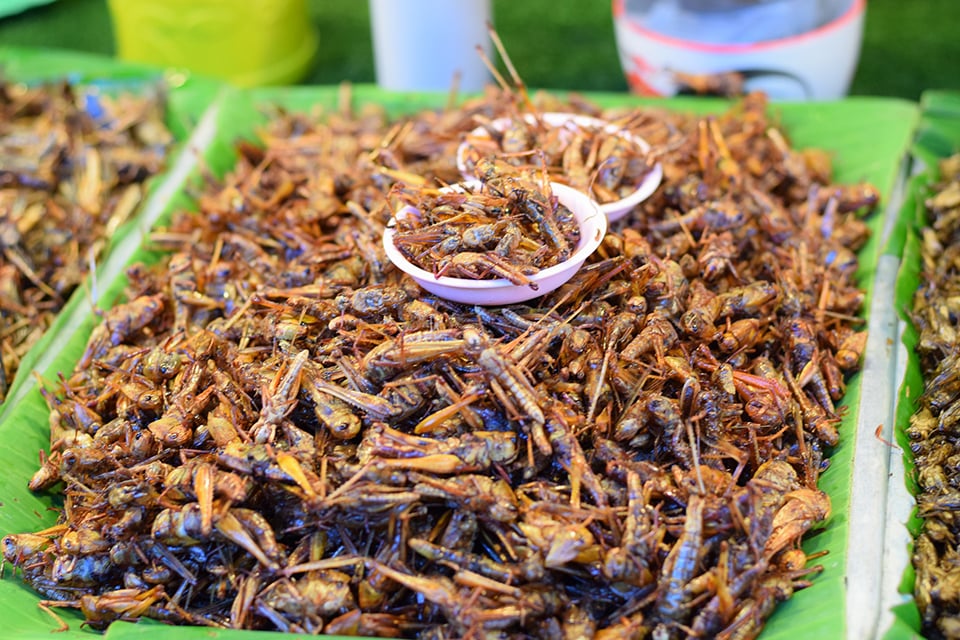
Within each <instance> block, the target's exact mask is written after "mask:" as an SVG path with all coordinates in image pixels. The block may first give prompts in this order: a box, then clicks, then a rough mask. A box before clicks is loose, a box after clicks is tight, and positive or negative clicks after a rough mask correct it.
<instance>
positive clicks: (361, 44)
mask: <svg viewBox="0 0 960 640" xmlns="http://www.w3.org/2000/svg"><path fill="white" fill-rule="evenodd" d="M5 1H6V2H10V1H11V0H0V7H2V5H3V3H4V2H5ZM13 1H16V0H13ZM127 1H128V2H142V1H146V2H150V1H152V0H127ZM398 1H402V0H398ZM451 1H455V0H451ZM308 4H309V8H310V16H311V19H312V21H313V22H314V24H315V25H316V28H317V31H318V33H319V36H320V48H319V51H318V53H317V55H316V57H315V59H314V61H313V64H312V66H311V68H310V71H309V74H308V76H307V77H306V79H305V80H304V83H306V84H332V83H337V82H340V81H343V80H350V81H353V82H374V81H375V77H374V67H373V49H372V45H371V37H370V15H369V5H368V2H367V1H366V0H308ZM493 19H494V22H495V23H496V26H497V30H498V32H499V33H500V36H501V38H502V39H503V40H504V42H505V44H506V46H507V49H508V51H509V52H510V55H511V57H512V58H513V60H514V62H515V64H516V65H517V67H518V69H519V71H520V74H521V75H522V76H523V78H524V80H525V81H526V83H527V84H528V85H530V86H533V87H544V88H555V89H573V90H581V91H587V90H592V91H626V89H627V85H626V81H625V79H624V77H623V73H622V70H621V68H620V62H619V59H618V58H617V50H616V43H615V41H614V35H613V19H612V16H611V2H610V1H609V0H493ZM958 33H960V0H868V1H867V17H866V27H865V32H864V40H863V50H862V53H861V56H860V63H859V66H858V68H857V73H856V76H855V78H854V81H853V86H852V87H851V90H850V93H851V94H853V95H874V96H896V97H901V98H907V99H909V100H917V99H919V97H920V94H921V93H922V92H923V91H924V90H926V89H960V67H958V66H957V65H958V63H957V61H958V60H960V37H958ZM0 45H23V46H33V47H51V48H60V49H72V50H77V51H85V52H91V53H101V54H107V55H112V54H113V53H114V42H113V32H112V26H111V23H110V14H109V12H108V10H107V6H106V0H57V1H56V2H53V3H51V4H47V5H44V6H40V7H36V8H33V9H30V10H28V11H25V12H23V13H19V14H16V15H13V16H9V17H6V18H3V19H0Z"/></svg>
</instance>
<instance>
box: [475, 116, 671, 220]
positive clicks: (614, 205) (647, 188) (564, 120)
mask: <svg viewBox="0 0 960 640" xmlns="http://www.w3.org/2000/svg"><path fill="white" fill-rule="evenodd" d="M540 118H541V120H542V121H543V123H544V124H546V125H547V126H550V127H556V128H558V129H567V130H569V131H570V136H569V141H572V140H573V135H574V132H575V130H576V128H577V127H584V128H591V129H603V131H604V132H605V133H609V134H612V135H618V136H621V137H623V138H624V139H626V140H629V141H630V142H631V143H633V144H635V145H636V146H637V147H639V148H640V149H641V150H642V151H643V153H645V154H646V153H649V152H650V145H649V144H648V143H647V141H646V140H644V139H643V138H641V137H640V136H635V135H633V134H631V133H630V132H628V131H624V130H623V129H622V128H620V127H618V126H617V125H615V124H612V123H610V122H606V121H604V120H600V119H599V118H593V117H590V116H584V115H579V114H575V113H561V112H546V113H542V114H540ZM524 119H525V120H526V121H527V122H529V123H530V124H533V123H534V122H535V119H534V117H533V115H532V114H526V115H525V116H524ZM510 122H511V120H510V118H498V119H496V120H494V121H493V122H491V123H490V126H491V127H493V128H494V129H495V130H496V131H503V130H505V129H506V128H507V126H508V125H509V124H510ZM478 138H487V139H489V138H490V132H489V131H487V129H485V128H484V127H477V128H476V129H474V130H473V131H471V132H470V133H469V134H468V135H467V137H466V139H465V140H464V141H463V142H461V143H460V146H459V147H457V169H459V171H460V175H462V176H463V178H464V179H465V180H475V179H476V176H475V175H473V173H472V172H471V171H470V170H469V169H468V168H467V166H466V153H467V151H468V150H469V148H470V144H471V140H472V139H478ZM565 142H566V141H565ZM662 179H663V167H661V166H660V163H657V164H656V165H654V166H653V168H652V169H651V170H650V171H649V172H647V175H646V176H644V178H643V181H641V182H640V184H638V185H637V189H636V190H635V191H634V192H633V193H631V194H630V195H629V196H627V197H626V198H622V199H620V200H615V201H613V202H607V203H604V204H601V205H600V210H601V211H603V213H604V214H606V216H607V220H609V221H610V222H613V221H615V220H619V219H620V218H622V217H623V216H625V215H626V214H627V213H629V212H630V210H631V209H633V208H634V207H635V206H637V205H638V204H640V203H641V202H643V201H644V200H646V199H647V198H649V197H650V196H651V195H652V194H653V192H654V191H656V190H657V187H658V186H659V185H660V181H661V180H662Z"/></svg>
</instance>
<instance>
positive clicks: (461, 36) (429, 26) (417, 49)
mask: <svg viewBox="0 0 960 640" xmlns="http://www.w3.org/2000/svg"><path fill="white" fill-rule="evenodd" d="M490 20H491V11H490V0H370V26H371V30H372V34H373V54H374V64H375V67H376V74H377V84H378V85H380V86H381V87H382V88H384V89H390V90H394V91H446V90H448V89H449V88H450V87H451V86H452V84H453V80H454V74H456V73H459V74H460V80H459V87H460V90H461V91H479V90H481V89H482V88H483V86H484V85H485V84H486V83H487V82H488V80H489V77H490V75H489V72H488V71H487V68H486V66H484V64H483V60H482V59H481V58H480V55H479V54H478V53H477V49H476V47H477V45H481V46H482V47H483V48H484V50H485V51H486V52H487V55H488V56H489V52H490V36H489V34H488V33H487V23H488V22H489V21H490Z"/></svg>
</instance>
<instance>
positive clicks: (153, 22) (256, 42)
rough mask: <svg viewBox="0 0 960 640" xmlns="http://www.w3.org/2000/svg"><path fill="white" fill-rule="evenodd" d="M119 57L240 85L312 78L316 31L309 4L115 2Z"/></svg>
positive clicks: (280, 0)
mask: <svg viewBox="0 0 960 640" xmlns="http://www.w3.org/2000/svg"><path fill="white" fill-rule="evenodd" d="M108 5H109V7H110V15H111V18H112V20H113V30H114V37H115V38H116V47H117V56H118V57H120V58H121V59H124V60H130V61H133V62H145V63H149V64H156V65H161V66H171V67H181V68H185V69H189V70H190V71H193V72H195V73H198V74H202V75H206V76H210V77H214V78H220V79H222V80H227V81H229V82H231V83H233V84H235V85H237V86H240V87H254V86H261V85H274V84H291V83H294V82H297V81H298V80H301V79H302V78H303V76H304V75H305V74H306V71H307V69H308V68H309V66H310V62H311V60H312V59H313V56H314V54H315V53H316V50H317V34H316V31H315V30H314V27H313V25H312V23H311V22H310V16H309V13H308V11H307V4H306V0H145V1H141V0H109V3H108Z"/></svg>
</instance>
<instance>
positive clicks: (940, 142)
mask: <svg viewBox="0 0 960 640" xmlns="http://www.w3.org/2000/svg"><path fill="white" fill-rule="evenodd" d="M920 107H921V114H920V122H919V124H918V126H917V134H916V139H915V141H914V144H913V148H912V149H911V157H912V158H913V162H914V164H915V166H916V167H917V169H918V171H917V172H916V173H915V175H914V176H913V177H912V178H911V180H910V182H909V184H908V187H907V193H906V196H905V198H904V201H903V206H902V207H901V208H900V211H899V216H898V221H897V226H898V227H899V228H900V229H901V233H902V235H903V244H904V250H903V257H902V261H901V264H900V271H899V273H898V274H897V283H896V299H895V305H896V309H897V312H898V313H899V315H900V317H901V318H902V319H903V321H904V325H905V329H904V332H903V338H902V340H903V345H904V347H905V350H906V353H907V354H908V357H907V364H906V370H905V372H904V377H903V380H902V382H901V386H900V389H899V393H898V398H897V415H896V429H895V437H896V442H897V445H898V446H899V447H900V449H901V451H903V460H904V468H905V469H906V477H905V478H903V479H900V480H899V481H902V482H904V483H905V484H906V488H907V491H908V492H909V494H910V495H916V494H917V492H918V490H919V487H918V486H917V482H916V478H915V477H914V475H913V470H914V461H913V456H912V454H911V451H910V440H909V438H908V437H907V434H906V431H905V430H906V428H907V427H908V426H909V424H910V416H912V415H913V414H914V413H915V412H916V411H917V409H918V408H919V406H918V404H917V400H918V398H919V397H920V395H921V394H922V393H923V373H922V371H921V370H920V362H919V359H918V358H917V357H916V349H915V347H916V345H917V341H918V339H919V334H918V332H917V331H916V329H914V327H913V324H912V323H911V318H910V310H911V309H912V307H913V294H914V292H915V291H916V290H917V287H918V286H919V285H920V275H921V274H920V272H921V267H922V262H921V238H920V230H921V229H922V228H923V227H924V226H926V225H927V224H928V219H927V212H926V209H925V207H924V200H925V199H926V198H927V197H928V196H929V195H931V193H932V190H931V189H932V185H934V184H935V183H936V182H937V181H938V180H939V179H940V172H939V167H938V166H937V161H938V160H940V159H941V158H945V157H947V156H949V155H952V154H954V153H957V152H958V151H960V93H957V92H947V91H928V92H926V93H924V94H923V96H922V97H921V101H920ZM894 481H897V480H894ZM905 526H906V527H907V530H908V532H909V535H910V538H911V539H913V538H916V536H917V534H918V533H919V532H920V528H921V521H920V518H918V517H917V516H916V514H915V513H914V514H913V516H912V517H911V518H910V520H909V521H908V522H906V523H905ZM914 577H915V576H914V571H913V566H912V565H910V566H907V567H906V568H905V569H904V574H903V579H902V580H901V584H900V593H901V594H904V596H905V597H907V598H908V601H907V602H904V603H903V604H901V605H899V606H897V607H895V608H894V609H893V614H894V621H893V624H892V625H891V627H890V628H889V629H887V630H886V631H885V633H884V636H883V637H884V640H906V639H908V638H917V637H920V612H919V611H918V609H917V606H916V603H915V602H914V601H913V600H912V596H913V587H914Z"/></svg>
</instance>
